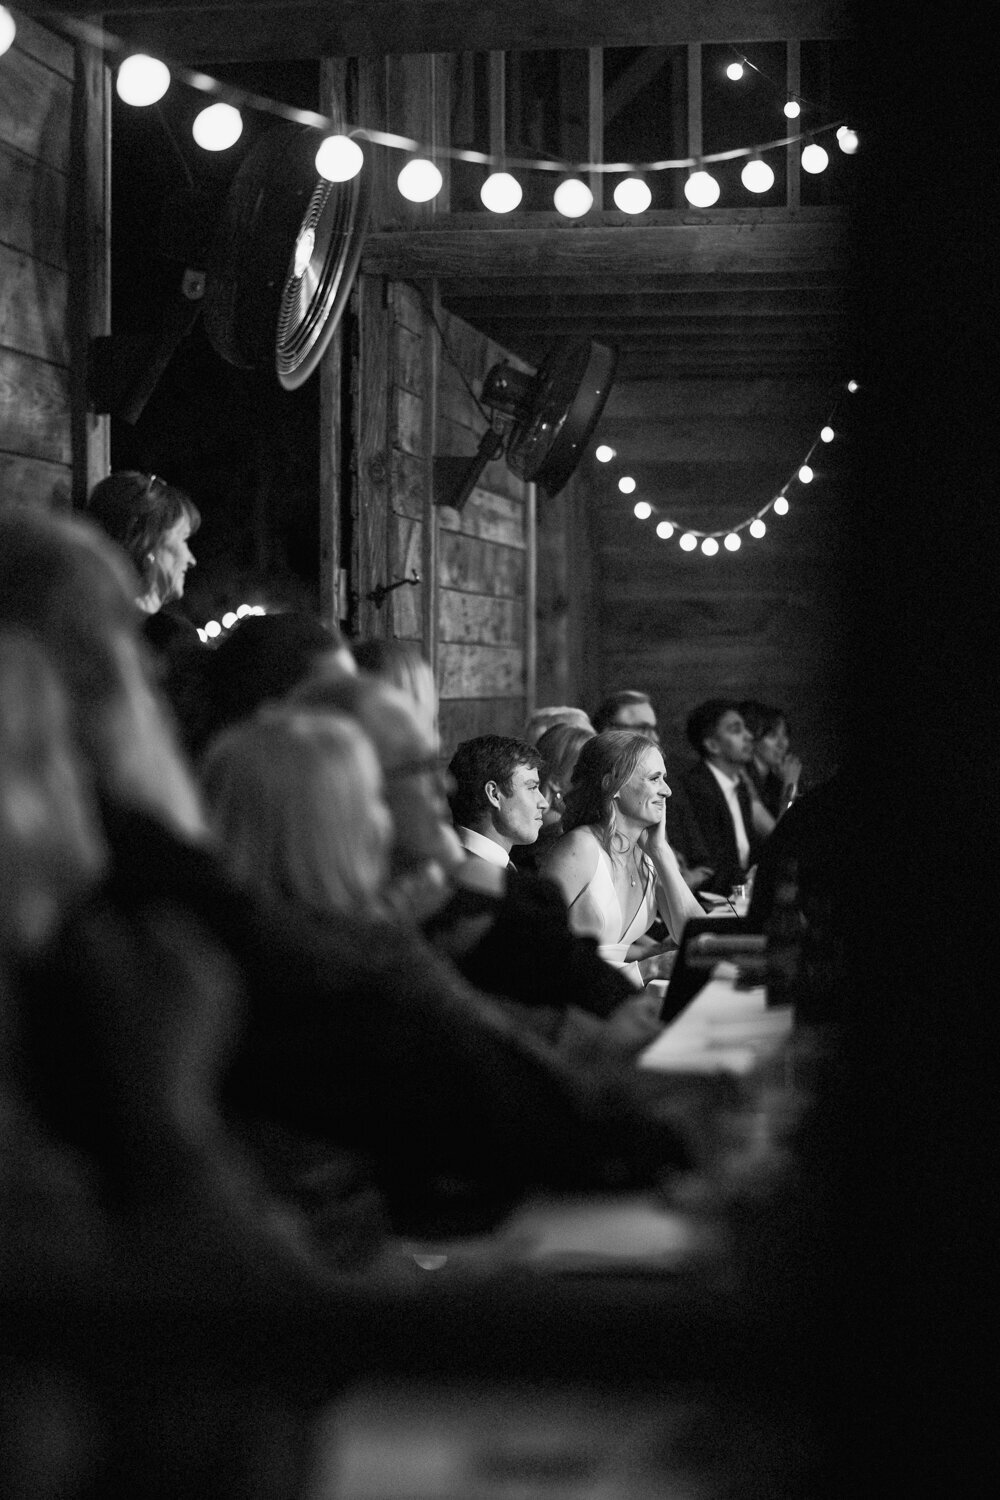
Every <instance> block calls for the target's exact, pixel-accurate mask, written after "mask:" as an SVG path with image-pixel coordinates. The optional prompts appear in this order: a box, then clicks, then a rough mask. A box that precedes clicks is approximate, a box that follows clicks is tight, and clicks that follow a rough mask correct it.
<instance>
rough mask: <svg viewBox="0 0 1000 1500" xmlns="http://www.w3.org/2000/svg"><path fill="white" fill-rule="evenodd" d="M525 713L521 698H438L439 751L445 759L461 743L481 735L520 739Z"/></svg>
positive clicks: (525, 717)
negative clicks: (498, 735) (507, 736)
mask: <svg viewBox="0 0 1000 1500" xmlns="http://www.w3.org/2000/svg"><path fill="white" fill-rule="evenodd" d="M526 719H527V713H526V710H525V701H524V699H523V698H457V699H451V698H442V700H441V705H440V716H439V722H440V728H441V750H442V753H443V754H444V755H446V756H448V757H449V758H450V757H451V756H452V755H453V754H454V753H455V750H456V749H457V747H458V746H459V745H460V744H461V743H462V742H463V740H471V739H476V738H477V737H478V736H479V735H481V734H506V735H509V736H510V737H511V738H512V739H520V738H521V736H522V734H523V733H524V725H525V720H526Z"/></svg>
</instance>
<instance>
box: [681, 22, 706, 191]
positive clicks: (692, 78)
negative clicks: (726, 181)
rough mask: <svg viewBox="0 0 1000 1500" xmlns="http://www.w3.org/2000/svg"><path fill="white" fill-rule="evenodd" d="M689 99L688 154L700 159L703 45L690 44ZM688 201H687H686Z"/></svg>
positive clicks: (698, 43)
mask: <svg viewBox="0 0 1000 1500" xmlns="http://www.w3.org/2000/svg"><path fill="white" fill-rule="evenodd" d="M687 62H688V69H687V73H688V98H687V106H688V108H687V137H688V139H687V154H688V156H695V157H698V156H700V155H701V153H702V143H701V43H700V42H689V43H688V49H687ZM684 201H685V202H686V201H687V200H686V199H685V200H684Z"/></svg>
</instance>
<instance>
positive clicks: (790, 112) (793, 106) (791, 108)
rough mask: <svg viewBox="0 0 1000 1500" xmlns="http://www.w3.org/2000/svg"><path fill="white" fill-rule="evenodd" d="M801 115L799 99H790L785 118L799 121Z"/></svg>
mask: <svg viewBox="0 0 1000 1500" xmlns="http://www.w3.org/2000/svg"><path fill="white" fill-rule="evenodd" d="M801 113H802V107H801V105H800V104H799V101H798V100H797V99H789V101H788V103H787V104H786V105H785V118H786V119H788V120H797V119H798V118H799V115H800V114H801Z"/></svg>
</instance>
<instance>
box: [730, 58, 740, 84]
mask: <svg viewBox="0 0 1000 1500" xmlns="http://www.w3.org/2000/svg"><path fill="white" fill-rule="evenodd" d="M726 77H727V78H731V79H732V81H733V83H739V81H740V79H741V78H742V77H743V64H742V63H741V62H735V63H730V64H729V67H728V68H727V69H726Z"/></svg>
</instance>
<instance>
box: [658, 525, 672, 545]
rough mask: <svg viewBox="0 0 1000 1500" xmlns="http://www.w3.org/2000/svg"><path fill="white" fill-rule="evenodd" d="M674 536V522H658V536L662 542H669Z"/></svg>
mask: <svg viewBox="0 0 1000 1500" xmlns="http://www.w3.org/2000/svg"><path fill="white" fill-rule="evenodd" d="M673 534H674V527H673V522H672V521H658V522H657V526H656V535H657V536H658V537H659V538H660V539H661V541H664V542H669V540H670V538H671V537H672V536H673Z"/></svg>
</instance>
